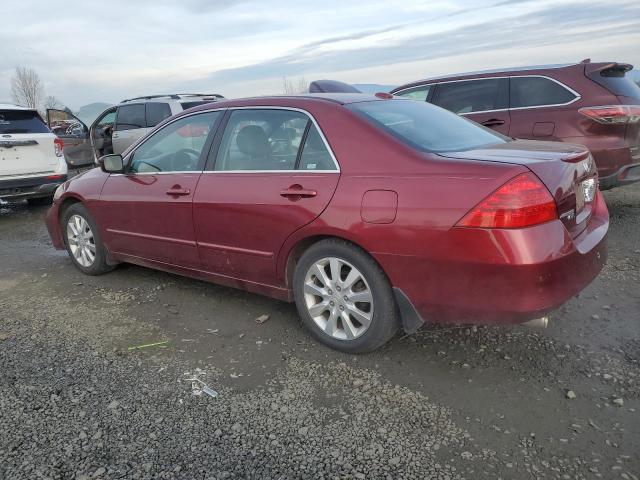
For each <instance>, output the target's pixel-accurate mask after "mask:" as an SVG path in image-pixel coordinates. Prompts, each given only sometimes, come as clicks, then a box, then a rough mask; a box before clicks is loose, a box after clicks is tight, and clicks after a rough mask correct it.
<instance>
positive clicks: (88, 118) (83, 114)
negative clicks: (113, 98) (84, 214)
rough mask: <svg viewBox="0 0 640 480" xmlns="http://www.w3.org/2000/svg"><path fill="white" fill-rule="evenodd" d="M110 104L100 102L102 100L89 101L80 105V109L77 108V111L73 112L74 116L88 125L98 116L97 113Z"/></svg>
mask: <svg viewBox="0 0 640 480" xmlns="http://www.w3.org/2000/svg"><path fill="white" fill-rule="evenodd" d="M110 106H111V104H110V103H102V102H95V103H90V104H89V105H84V106H82V107H80V110H78V112H76V113H74V114H75V115H76V117H78V118H79V119H80V120H82V121H83V122H84V123H85V125H87V126H89V125H91V124H92V123H93V121H94V120H95V119H96V118H98V115H100V114H101V113H102V112H104V111H105V110H106V109H107V108H109V107H110Z"/></svg>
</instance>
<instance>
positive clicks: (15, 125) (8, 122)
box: [0, 110, 50, 134]
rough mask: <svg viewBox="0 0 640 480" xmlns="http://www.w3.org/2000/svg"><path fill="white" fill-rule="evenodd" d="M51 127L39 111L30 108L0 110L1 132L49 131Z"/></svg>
mask: <svg viewBox="0 0 640 480" xmlns="http://www.w3.org/2000/svg"><path fill="white" fill-rule="evenodd" d="M49 132H50V130H49V127H47V125H46V124H45V123H44V122H43V121H42V119H41V118H40V115H38V113H37V112H33V111H30V110H0V134H11V133H14V134H15V133H49Z"/></svg>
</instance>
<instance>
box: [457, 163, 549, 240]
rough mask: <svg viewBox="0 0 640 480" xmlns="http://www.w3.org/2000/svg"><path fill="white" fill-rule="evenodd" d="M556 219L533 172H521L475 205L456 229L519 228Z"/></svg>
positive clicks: (545, 194)
mask: <svg viewBox="0 0 640 480" xmlns="http://www.w3.org/2000/svg"><path fill="white" fill-rule="evenodd" d="M557 218H558V211H557V209H556V202H555V201H554V200H553V197H552V196H551V194H550V193H549V190H547V187H545V186H544V184H543V183H542V182H541V181H540V179H538V177H536V176H535V175H534V174H533V173H521V174H520V175H518V176H517V177H514V178H512V179H511V180H509V181H508V182H507V183H505V184H504V185H502V186H501V187H500V188H498V189H497V190H496V191H494V192H493V193H492V194H491V195H489V196H488V197H487V198H485V199H484V200H482V201H481V202H480V203H479V204H478V205H476V206H475V207H474V208H473V209H472V210H471V211H470V212H469V213H467V214H466V215H465V216H464V217H463V218H462V220H460V221H459V222H458V224H457V226H459V227H476V228H522V227H530V226H532V225H538V224H540V223H544V222H549V221H551V220H555V219H557Z"/></svg>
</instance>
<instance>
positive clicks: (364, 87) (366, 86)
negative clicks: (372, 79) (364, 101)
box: [352, 83, 397, 93]
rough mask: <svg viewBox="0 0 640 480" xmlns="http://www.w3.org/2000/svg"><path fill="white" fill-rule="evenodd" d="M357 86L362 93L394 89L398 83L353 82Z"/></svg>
mask: <svg viewBox="0 0 640 480" xmlns="http://www.w3.org/2000/svg"><path fill="white" fill-rule="evenodd" d="M352 85H353V86H354V87H355V88H357V89H358V90H360V91H361V92H362V93H378V92H388V91H389V90H392V89H393V88H395V87H396V86H397V85H379V84H377V83H353V84H352Z"/></svg>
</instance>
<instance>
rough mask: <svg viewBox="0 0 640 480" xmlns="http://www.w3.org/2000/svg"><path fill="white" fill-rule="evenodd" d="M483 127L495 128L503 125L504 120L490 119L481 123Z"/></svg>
mask: <svg viewBox="0 0 640 480" xmlns="http://www.w3.org/2000/svg"><path fill="white" fill-rule="evenodd" d="M481 124H482V125H484V126H485V127H497V126H498V125H504V120H500V119H499V118H491V119H489V120H485V121H484V122H481Z"/></svg>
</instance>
